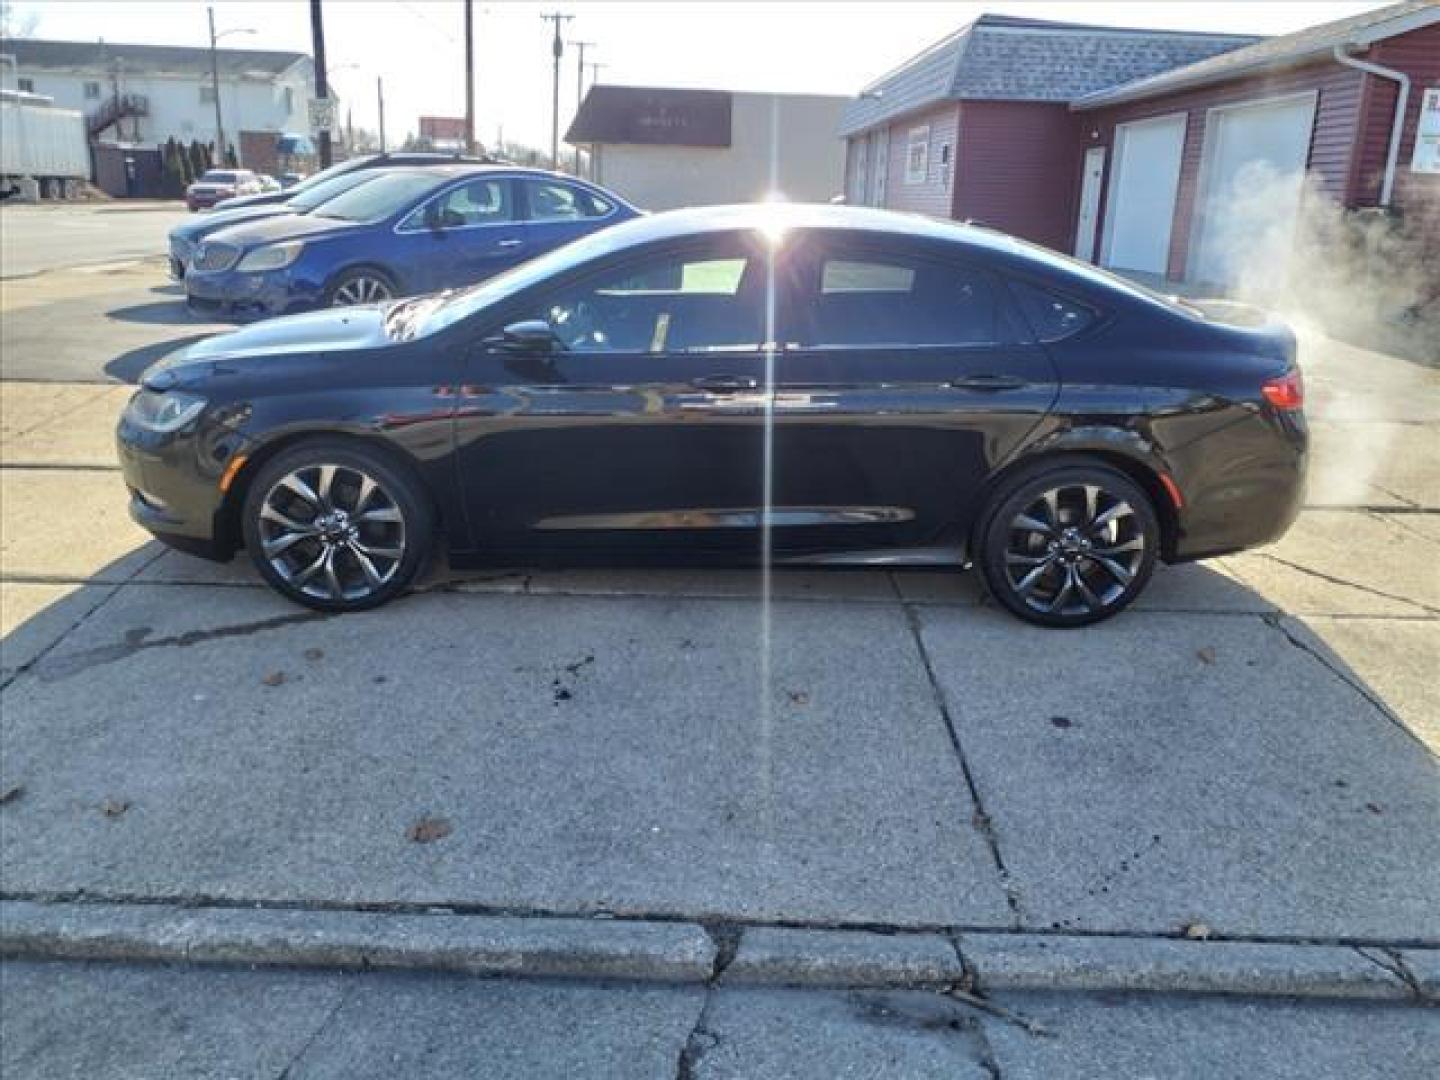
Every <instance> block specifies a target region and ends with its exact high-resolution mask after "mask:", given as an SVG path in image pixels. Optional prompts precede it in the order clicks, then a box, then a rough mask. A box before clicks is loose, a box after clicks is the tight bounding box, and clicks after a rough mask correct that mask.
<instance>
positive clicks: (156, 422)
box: [125, 390, 205, 434]
mask: <svg viewBox="0 0 1440 1080" xmlns="http://www.w3.org/2000/svg"><path fill="white" fill-rule="evenodd" d="M204 410H205V399H204V398H202V397H197V396H195V395H194V394H186V393H183V392H181V391H179V390H166V391H163V392H156V391H154V390H141V391H139V392H138V393H136V395H135V396H134V397H132V398H131V399H130V404H129V405H127V406H126V407H125V419H126V420H128V421H129V422H130V423H132V424H134V425H135V426H136V427H138V428H144V429H145V430H146V431H155V432H160V433H162V434H169V433H170V432H172V431H179V430H180V429H181V428H183V427H184V426H185V425H186V424H188V423H190V421H192V420H194V419H195V418H196V417H197V416H199V415H200V414H201V413H202V412H204Z"/></svg>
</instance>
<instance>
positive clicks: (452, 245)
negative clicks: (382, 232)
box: [395, 176, 530, 293]
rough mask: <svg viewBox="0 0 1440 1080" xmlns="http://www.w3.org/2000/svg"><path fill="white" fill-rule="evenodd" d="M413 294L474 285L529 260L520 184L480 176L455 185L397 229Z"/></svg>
mask: <svg viewBox="0 0 1440 1080" xmlns="http://www.w3.org/2000/svg"><path fill="white" fill-rule="evenodd" d="M395 238H396V244H395V247H396V249H397V251H398V253H399V256H400V259H401V261H402V262H403V266H402V268H401V274H402V276H403V277H404V279H405V281H406V283H407V284H408V285H409V290H408V291H410V292H416V293H421V292H435V291H437V290H440V289H451V288H461V287H463V286H466V285H474V284H475V283H476V282H479V281H483V280H485V279H486V278H488V277H492V276H493V275H495V274H498V273H499V272H500V271H502V270H507V269H509V268H510V267H511V266H514V265H515V264H516V263H518V262H522V261H523V260H524V259H526V258H528V257H529V254H530V253H529V252H528V251H527V247H528V245H527V235H526V227H525V224H524V223H523V222H522V221H521V220H520V215H519V213H518V208H517V205H516V192H515V182H514V180H513V179H512V178H510V177H507V176H480V177H474V178H471V179H467V180H464V181H461V182H459V183H455V184H451V185H450V186H448V187H446V188H445V189H443V190H442V191H440V192H439V193H437V194H436V195H434V196H432V197H431V198H429V199H427V200H426V201H425V202H424V203H422V204H421V205H420V206H418V207H416V208H415V209H414V210H412V211H411V212H410V213H409V214H407V215H406V216H405V218H404V219H403V220H402V221H401V222H400V224H399V225H397V226H396V228H395Z"/></svg>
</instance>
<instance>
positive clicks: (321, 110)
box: [310, 97, 335, 131]
mask: <svg viewBox="0 0 1440 1080" xmlns="http://www.w3.org/2000/svg"><path fill="white" fill-rule="evenodd" d="M310 129H311V130H312V131H333V130H335V99H334V98H328V97H323V98H311V99H310Z"/></svg>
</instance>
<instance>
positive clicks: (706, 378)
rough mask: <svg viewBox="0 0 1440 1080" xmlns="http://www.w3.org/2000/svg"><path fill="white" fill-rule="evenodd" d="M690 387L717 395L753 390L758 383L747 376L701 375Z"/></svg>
mask: <svg viewBox="0 0 1440 1080" xmlns="http://www.w3.org/2000/svg"><path fill="white" fill-rule="evenodd" d="M690 385H692V386H694V387H696V388H697V389H700V390H713V391H714V392H715V393H717V394H733V393H735V392H737V391H739V390H754V389H755V388H756V387H757V386H759V385H760V382H759V380H758V379H752V378H750V376H748V375H703V376H701V377H700V378H698V379H696V380H695V381H694V382H693V383H691V384H690Z"/></svg>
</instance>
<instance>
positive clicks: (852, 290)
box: [802, 252, 1014, 349]
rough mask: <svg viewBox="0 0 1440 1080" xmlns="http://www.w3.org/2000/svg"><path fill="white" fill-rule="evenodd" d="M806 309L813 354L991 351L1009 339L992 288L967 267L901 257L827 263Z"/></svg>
mask: <svg viewBox="0 0 1440 1080" xmlns="http://www.w3.org/2000/svg"><path fill="white" fill-rule="evenodd" d="M818 284H819V286H820V289H819V294H818V295H817V296H815V297H814V299H813V301H812V302H811V303H810V304H808V305H804V306H805V307H806V308H808V313H809V317H808V319H802V323H806V322H808V325H807V326H804V327H803V329H802V344H803V345H805V346H807V347H810V348H821V349H824V348H842V349H843V348H861V349H863V348H876V347H901V346H905V347H913V346H924V345H992V344H997V343H1002V342H1007V341H1009V340H1011V339H1012V338H1013V336H1014V335H1013V334H1012V333H1011V331H1010V329H1009V326H1008V323H1007V321H1006V320H1005V318H1004V316H1003V314H1002V312H1001V307H1000V301H999V297H998V293H997V290H996V288H995V285H994V284H993V283H992V281H991V279H990V277H989V276H988V275H986V274H985V273H983V272H981V271H978V270H973V269H970V268H969V267H964V266H958V265H949V264H945V263H937V262H929V261H923V260H919V259H913V258H910V257H908V256H902V255H893V256H891V255H882V254H870V253H868V252H867V253H864V254H861V253H856V254H855V255H851V256H836V257H833V258H831V257H827V258H825V259H824V260H823V261H822V263H821V267H820V280H819V282H818Z"/></svg>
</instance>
